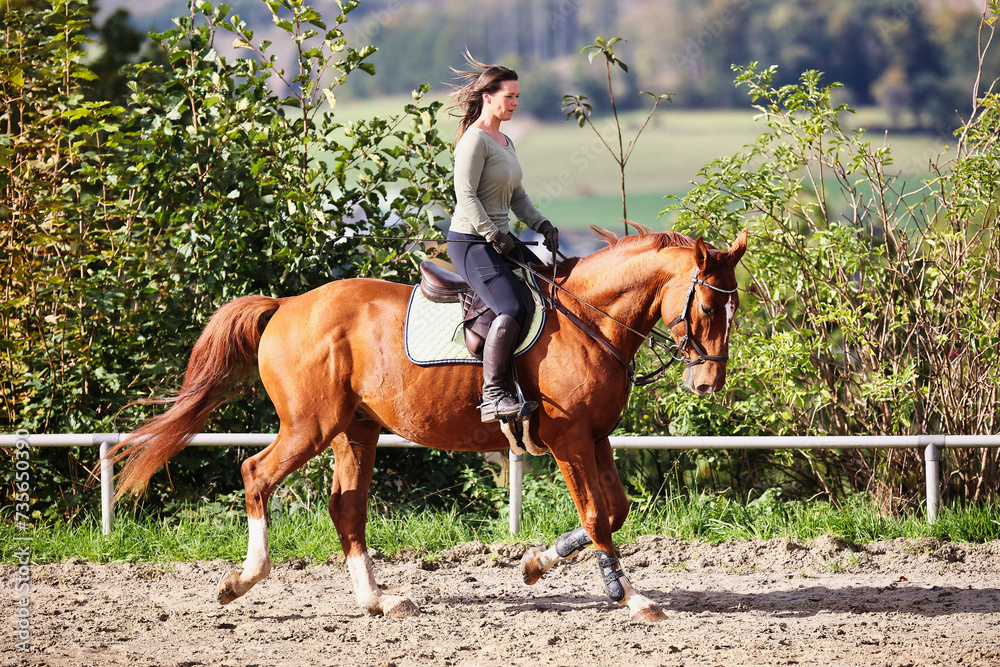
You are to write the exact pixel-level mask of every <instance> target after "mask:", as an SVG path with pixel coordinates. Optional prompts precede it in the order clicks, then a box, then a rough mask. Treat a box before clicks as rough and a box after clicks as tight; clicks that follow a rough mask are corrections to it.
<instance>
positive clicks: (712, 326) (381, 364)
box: [114, 226, 746, 621]
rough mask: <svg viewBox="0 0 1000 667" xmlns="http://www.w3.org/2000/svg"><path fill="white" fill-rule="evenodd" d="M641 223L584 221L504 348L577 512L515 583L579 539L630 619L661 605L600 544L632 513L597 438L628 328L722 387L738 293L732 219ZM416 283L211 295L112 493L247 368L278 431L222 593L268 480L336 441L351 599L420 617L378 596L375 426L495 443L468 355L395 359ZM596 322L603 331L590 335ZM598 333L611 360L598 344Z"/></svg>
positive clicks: (501, 445)
mask: <svg viewBox="0 0 1000 667" xmlns="http://www.w3.org/2000/svg"><path fill="white" fill-rule="evenodd" d="M637 228H638V226H637ZM639 230H640V233H639V234H637V235H631V236H625V237H623V238H618V237H617V236H615V235H614V234H612V233H611V232H607V231H604V230H596V228H595V231H597V233H598V234H599V235H600V236H601V237H602V238H603V239H604V240H605V241H607V243H608V247H606V248H603V249H601V250H599V251H597V252H595V253H593V254H591V255H588V256H586V257H583V258H573V259H570V260H567V261H566V262H565V263H563V264H562V265H560V267H559V284H560V286H561V287H562V288H563V289H564V290H565V293H563V292H562V291H560V292H559V296H558V297H557V299H558V301H559V306H560V307H561V308H562V309H563V312H560V311H558V310H557V311H554V312H552V313H551V314H550V316H549V317H548V319H547V322H546V325H545V329H544V330H543V332H542V334H541V337H540V338H539V339H538V342H537V343H536V344H535V345H534V347H533V348H532V349H531V350H530V351H528V352H527V353H526V354H524V355H522V356H521V357H519V358H518V360H517V376H518V378H519V380H520V383H521V386H522V388H523V389H524V392H525V395H526V396H528V397H530V398H531V399H533V400H536V401H538V402H539V403H540V404H541V407H540V408H539V410H538V412H537V413H536V416H535V417H533V418H532V423H531V427H530V428H531V433H530V435H531V437H532V440H533V441H534V442H535V443H541V444H542V445H544V446H545V447H547V448H548V449H549V451H550V452H551V454H552V456H553V457H555V460H556V461H557V462H558V465H559V468H560V470H561V471H562V474H563V476H564V477H565V479H566V484H567V486H568V488H569V491H570V493H571V494H572V496H573V501H574V503H575V504H576V509H577V512H578V513H579V516H580V528H577V529H576V530H574V531H571V532H569V533H566V534H565V535H563V536H561V537H559V538H558V539H557V540H556V542H555V543H554V545H553V547H552V548H549V549H544V550H543V549H539V548H534V549H531V550H529V551H528V552H527V553H526V554H525V556H524V558H523V559H522V562H521V568H522V575H523V577H524V580H525V582H526V583H529V584H531V583H534V582H535V581H537V580H538V578H539V577H541V576H542V575H543V574H544V573H545V572H546V571H547V570H548V569H549V568H550V567H552V565H553V564H554V563H556V562H558V561H560V560H565V559H567V558H569V557H571V556H574V555H576V554H577V553H579V551H580V550H581V549H583V548H584V547H586V546H588V545H589V544H591V543H592V544H593V545H594V547H595V549H596V550H597V556H598V558H597V561H598V567H599V569H600V572H601V576H602V578H603V579H604V584H605V590H606V591H607V592H608V595H609V596H610V597H611V598H612V599H613V600H615V601H617V602H618V603H619V604H621V605H623V606H627V607H628V608H629V610H630V613H631V616H632V618H633V619H636V620H650V621H652V620H661V619H663V618H665V615H664V614H663V611H662V610H661V609H660V607H659V606H658V605H657V604H656V603H655V602H653V601H652V600H650V599H648V598H646V597H645V596H643V595H640V594H639V593H638V592H637V591H636V590H635V589H634V588H633V586H632V584H631V583H630V582H629V580H628V578H627V577H626V576H625V573H624V571H623V570H622V568H621V565H620V564H619V563H618V560H617V559H616V558H615V547H614V544H613V543H612V539H611V536H612V533H614V532H615V531H616V530H618V528H620V527H621V526H622V524H623V523H624V522H625V517H626V516H627V514H628V511H629V502H628V498H627V497H626V495H625V492H624V489H623V488H622V484H621V481H620V480H619V477H618V471H617V468H616V467H615V460H614V456H613V455H612V452H611V445H610V443H609V442H608V434H610V433H611V431H612V430H613V429H614V427H615V424H616V422H617V421H618V419H619V416H620V415H621V413H622V411H623V410H624V409H625V404H626V401H627V397H628V393H629V387H630V383H631V379H632V376H631V373H630V369H628V368H627V367H626V366H625V365H624V363H623V362H624V361H625V360H631V359H632V358H633V357H634V355H635V353H636V351H637V350H638V348H639V345H640V344H641V343H642V342H643V338H642V336H640V335H639V334H642V335H643V336H644V335H646V334H648V333H649V332H650V331H651V330H652V329H653V326H654V325H655V324H656V323H657V321H659V320H660V319H662V320H663V321H664V322H667V323H672V324H671V325H669V326H670V327H671V335H672V336H673V337H674V339H675V342H676V343H677V344H678V345H679V346H680V353H681V354H682V355H683V356H684V357H685V358H686V364H685V369H684V374H683V375H684V382H685V384H686V385H687V387H688V388H689V389H690V390H691V391H693V392H695V393H696V394H708V393H711V392H715V391H719V390H720V389H722V386H723V384H724V383H725V380H726V360H727V359H728V350H729V333H730V328H731V325H732V321H733V314H734V312H735V310H736V308H737V306H738V304H739V299H738V297H737V294H736V286H737V283H736V276H735V273H734V267H735V266H736V264H737V263H738V262H739V260H740V258H741V257H742V256H743V253H744V252H745V251H746V231H744V232H742V233H741V234H740V235H739V237H738V238H737V239H736V241H735V242H734V243H733V245H732V247H731V248H730V249H729V250H728V251H727V252H722V251H719V250H716V249H714V248H712V247H711V246H709V245H707V244H706V243H704V242H703V241H702V240H701V238H698V239H696V240H692V239H691V238H689V237H687V236H684V235H682V234H677V233H673V232H658V233H649V232H648V231H647V230H646V229H645V228H639ZM413 289H414V287H413V286H408V285H397V284H393V283H388V282H384V281H380V280H373V279H366V278H355V279H347V280H341V281H337V282H332V283H329V284H327V285H324V286H323V287H319V288H317V289H314V290H312V291H310V292H307V293H305V294H302V295H300V296H295V297H289V298H284V299H274V298H270V297H265V296H246V297H242V298H239V299H236V300H235V301H232V302H230V303H228V304H226V305H224V306H223V307H222V308H220V309H219V310H218V311H217V312H216V313H215V314H214V315H213V317H212V319H211V320H210V321H209V323H208V325H207V326H206V328H205V330H204V331H203V332H202V335H201V337H200V338H199V340H198V342H197V344H196V345H195V346H194V349H193V351H192V353H191V359H190V361H189V363H188V366H187V371H186V373H185V377H184V382H183V385H182V387H181V390H180V392H179V393H178V395H177V396H175V397H173V398H171V399H166V400H167V401H168V402H171V403H173V405H172V406H171V408H170V409H169V410H167V411H166V412H164V413H163V414H161V415H159V416H157V417H155V418H154V419H152V420H151V421H150V422H148V423H146V424H145V425H143V426H142V427H141V428H139V429H138V430H136V431H135V433H133V434H132V436H130V437H129V438H128V439H127V440H124V441H123V442H122V443H121V444H120V445H119V449H118V450H116V451H115V453H114V457H115V460H122V459H125V465H124V467H123V469H122V471H121V473H120V474H119V476H118V480H119V487H118V490H117V497H119V498H120V497H122V496H123V495H126V494H128V493H137V494H138V493H141V492H142V491H143V490H144V489H145V487H146V485H147V484H148V482H149V479H150V477H151V476H152V475H153V473H154V472H156V470H157V469H158V468H159V467H160V466H162V465H163V464H165V463H166V462H167V461H168V460H169V459H170V458H171V457H172V456H174V455H175V454H177V453H178V452H179V451H180V450H181V449H183V448H184V447H185V445H186V444H187V442H188V440H189V437H190V434H193V433H197V432H198V431H199V430H200V429H201V427H202V426H203V425H204V423H205V421H206V419H207V418H208V416H209V413H211V411H212V410H214V409H215V408H216V407H218V406H219V405H221V404H222V403H223V402H224V401H225V400H226V399H227V397H228V396H229V394H230V392H231V390H232V389H233V388H234V387H236V386H238V383H239V382H241V381H242V380H244V379H246V378H247V377H248V376H249V375H250V373H251V371H252V369H253V365H254V363H256V364H257V365H258V367H259V370H260V379H261V381H262V382H263V385H264V388H265V389H266V390H267V394H268V396H269V397H270V399H271V401H272V402H273V403H274V407H275V408H276V410H277V413H278V416H279V417H280V419H281V426H280V428H279V430H278V434H277V437H276V438H275V439H274V441H273V442H272V443H271V444H270V445H269V446H268V447H267V448H266V449H264V450H262V451H261V452H259V453H258V454H256V455H254V456H252V457H250V458H248V459H247V460H246V461H244V462H243V465H242V467H241V471H242V473H243V480H244V483H245V485H246V505H247V515H248V519H249V532H250V536H249V542H248V547H247V557H246V560H245V561H244V563H243V566H242V568H241V569H233V570H229V571H228V572H226V573H225V574H224V575H223V576H222V578H221V580H220V581H219V586H218V599H219V602H220V603H222V604H226V603H228V602H231V601H233V600H235V599H236V598H237V597H239V596H241V595H243V594H245V593H246V592H247V591H248V590H250V588H251V587H252V586H253V585H254V584H256V583H257V582H258V581H260V580H261V579H263V578H264V577H266V576H267V575H268V573H269V572H270V569H271V561H270V556H269V553H268V542H267V518H266V517H267V504H268V500H269V498H270V497H271V493H272V492H273V491H274V489H275V487H276V486H277V485H278V484H279V483H280V482H281V480H283V479H284V478H285V477H286V476H287V475H288V474H289V473H291V472H292V471H294V470H296V469H298V468H300V467H301V466H302V465H303V464H305V462H306V461H308V460H309V459H310V458H312V457H313V456H316V455H317V454H319V453H320V452H322V451H323V450H324V449H326V448H327V447H333V452H334V455H335V466H334V467H335V473H334V481H333V488H332V493H331V496H330V516H331V518H332V519H333V522H334V524H335V525H336V528H337V534H338V536H339V538H340V542H341V546H342V547H343V550H344V556H345V559H346V563H347V568H348V571H349V573H350V577H351V582H352V584H353V587H354V592H355V595H356V596H357V600H358V603H359V604H360V605H361V607H362V608H363V609H364V610H365V611H366V612H367V613H370V614H375V615H383V614H384V615H390V616H406V615H414V614H417V613H419V612H418V610H417V607H416V606H415V605H414V603H413V602H411V601H410V600H408V599H406V598H405V597H399V596H393V595H386V594H384V593H383V592H382V591H381V589H380V588H379V586H378V584H377V583H376V582H375V576H374V573H373V568H372V561H371V559H370V558H369V556H368V550H367V545H366V542H365V524H366V522H367V518H368V509H367V508H368V487H369V485H370V483H371V479H372V471H373V468H374V463H375V446H376V442H377V441H378V437H379V432H380V431H381V430H382V429H383V428H385V429H388V430H390V431H392V432H393V433H396V434H398V435H400V436H402V437H404V438H407V439H409V440H412V441H413V442H416V443H420V444H422V445H426V446H428V447H437V448H441V449H449V450H464V451H486V450H496V449H505V448H507V447H508V446H509V445H508V441H507V439H506V438H505V436H504V435H503V434H502V433H501V431H500V427H499V426H498V424H497V422H493V423H489V424H483V423H481V421H480V416H479V410H478V408H477V404H478V402H479V398H480V387H481V385H482V371H481V369H480V367H479V366H476V365H471V366H470V365H466V364H455V365H441V366H429V367H421V366H416V365H414V364H412V363H410V362H409V361H408V360H407V359H406V356H405V354H404V349H403V321H404V317H405V314H406V305H407V300H408V299H409V296H410V293H411V290H413ZM566 293H568V294H572V295H574V296H576V297H578V299H573V298H570V297H569V296H567V295H566ZM585 304H587V305H585ZM594 307H596V308H599V309H600V311H603V312H599V311H598V310H596V308H594ZM566 310H568V311H570V312H571V313H572V314H573V315H575V318H570V317H567V315H566V314H565V311H566ZM268 316H270V319H269V320H268ZM573 319H575V320H576V322H574V321H573ZM581 320H582V322H581ZM581 324H584V326H583V327H581ZM586 327H589V328H591V329H592V331H591V333H587V332H585V331H584V328H586ZM595 332H596V336H597V337H603V338H604V339H605V340H604V341H603V342H601V343H599V342H598V341H597V340H596V338H595V335H594V333H595ZM608 343H610V345H611V346H613V347H614V348H616V350H617V351H618V352H620V355H617V354H612V352H611V351H610V350H609V349H608V347H607V345H608Z"/></svg>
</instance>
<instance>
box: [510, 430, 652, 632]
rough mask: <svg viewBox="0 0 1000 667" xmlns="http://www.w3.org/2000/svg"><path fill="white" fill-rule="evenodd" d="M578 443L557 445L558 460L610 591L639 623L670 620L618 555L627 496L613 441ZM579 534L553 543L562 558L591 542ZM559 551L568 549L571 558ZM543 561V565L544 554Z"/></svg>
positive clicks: (625, 514) (554, 450) (572, 532)
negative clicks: (638, 585) (637, 587)
mask: <svg viewBox="0 0 1000 667" xmlns="http://www.w3.org/2000/svg"><path fill="white" fill-rule="evenodd" d="M591 442H593V441H591ZM573 443H584V444H583V445H575V446H574V445H573V444H571V445H569V446H567V447H565V448H554V449H553V453H556V452H557V451H558V453H559V455H558V456H557V457H556V460H557V462H558V464H559V468H560V470H561V471H562V473H563V477H564V478H565V479H566V485H567V486H568V487H569V490H570V493H571V494H572V496H573V502H574V503H575V504H576V510H577V514H578V515H579V516H580V525H581V528H582V529H583V531H584V532H585V533H586V535H587V536H588V537H589V538H590V541H591V542H592V543H593V544H594V549H595V551H596V555H597V566H598V569H599V570H600V573H601V579H602V581H603V583H604V590H605V592H606V593H607V594H608V597H610V598H611V599H612V600H614V601H615V602H617V603H618V604H620V605H622V606H627V607H628V608H629V611H630V612H631V617H632V620H634V621H662V620H664V619H666V617H667V616H666V614H664V613H663V610H662V609H661V608H660V606H659V605H658V604H656V603H655V602H653V601H652V600H650V599H649V598H647V597H646V596H644V595H641V594H640V593H639V592H637V591H636V590H635V588H634V587H633V586H632V583H631V582H630V581H629V578H628V576H627V575H626V573H625V570H624V568H623V567H622V564H621V563H620V562H619V560H618V557H617V556H616V555H615V553H616V552H615V546H614V542H613V541H612V537H611V535H612V533H613V532H614V531H615V530H617V529H618V528H620V527H621V525H622V524H623V523H624V521H625V517H626V516H627V513H628V499H627V497H626V496H625V491H624V489H623V488H622V484H621V479H620V478H619V476H618V468H617V466H616V465H615V460H614V455H613V454H612V452H611V444H610V442H609V441H608V439H607V438H603V439H602V440H599V441H597V442H596V443H594V444H593V445H591V446H587V445H589V443H588V442H587V440H586V439H583V438H580V439H577V440H574V441H573ZM574 533H576V531H571V532H570V533H567V534H566V535H563V536H562V537H561V538H560V539H563V538H565V539H564V541H563V543H562V546H561V548H560V546H559V540H557V541H556V545H554V546H553V550H554V551H555V556H556V557H557V558H558V560H565V558H568V557H569V554H570V553H571V551H570V550H575V551H576V552H579V551H580V549H582V548H583V547H585V546H587V545H586V544H583V541H582V538H581V537H580V535H579V534H576V535H574ZM560 552H562V553H566V554H567V555H566V557H565V558H564V557H563V556H562V555H561V553H560ZM558 560H556V561H555V562H558ZM540 561H541V562H542V564H544V561H545V559H544V552H543V554H542V556H540ZM549 567H551V564H550V565H549ZM522 572H523V570H522ZM539 576H541V575H539Z"/></svg>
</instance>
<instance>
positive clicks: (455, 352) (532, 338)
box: [403, 286, 545, 366]
mask: <svg viewBox="0 0 1000 667" xmlns="http://www.w3.org/2000/svg"><path fill="white" fill-rule="evenodd" d="M531 298H532V299H533V300H534V302H535V314H534V317H532V319H531V325H530V326H529V327H528V335H527V336H526V337H525V338H524V342H523V343H521V344H520V345H519V346H518V347H517V349H516V350H514V356H515V357H517V356H520V355H521V354H523V353H524V352H526V351H528V350H529V349H530V348H531V346H532V345H534V344H535V342H536V341H537V340H538V337H539V336H540V335H541V333H542V329H543V328H544V326H545V311H544V309H543V308H542V304H541V303H540V300H539V297H538V294H537V293H536V292H535V291H534V290H532V292H531ZM403 326H404V334H403V341H404V343H405V346H406V358H407V359H409V360H410V361H412V362H413V363H415V364H417V365H418V366H432V365H435V364H481V363H483V362H482V361H481V360H479V359H476V358H475V357H474V356H472V353H471V352H469V348H468V347H467V346H466V344H465V330H464V327H463V326H462V304H461V303H458V302H457V301H456V302H454V303H436V302H434V301H431V300H430V299H428V298H427V297H425V296H424V294H423V292H421V291H420V287H419V286H418V287H414V288H413V293H412V294H410V303H409V305H408V306H407V307H406V323H405V324H404V325H403Z"/></svg>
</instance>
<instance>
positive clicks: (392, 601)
mask: <svg viewBox="0 0 1000 667" xmlns="http://www.w3.org/2000/svg"><path fill="white" fill-rule="evenodd" d="M382 614H383V615H384V616H388V617H389V618H409V617H411V616H420V609H419V608H418V607H417V605H415V604H413V602H412V601H411V600H409V599H407V598H404V597H390V598H387V599H386V600H385V602H383V603H382Z"/></svg>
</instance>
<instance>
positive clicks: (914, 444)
mask: <svg viewBox="0 0 1000 667" xmlns="http://www.w3.org/2000/svg"><path fill="white" fill-rule="evenodd" d="M127 435H128V434H127V433H82V434H75V433H60V434H28V435H18V434H15V435H2V434H0V447H15V446H16V445H17V443H18V441H25V442H27V443H28V445H29V446H31V447H88V446H93V447H100V459H99V460H101V461H102V465H101V524H102V528H103V531H104V534H105V535H108V534H110V533H111V530H112V529H113V527H114V506H113V498H114V471H113V469H112V466H111V465H109V464H108V463H107V462H104V461H103V460H104V457H105V454H106V453H107V451H108V448H109V447H112V446H114V445H116V444H118V443H119V442H120V441H121V439H122V438H124V437H126V436H127ZM274 437H275V434H273V433H199V434H197V435H195V436H194V438H193V439H192V440H191V445H193V446H196V447H220V446H232V447H237V446H239V447H265V446H267V445H269V444H271V441H272V440H274ZM378 444H379V446H380V447H421V445H418V444H416V443H413V442H410V441H409V440H404V439H403V438H400V437H399V436H396V435H383V436H381V437H380V438H379V442H378ZM611 446H612V448H614V449H771V450H777V449H917V448H923V450H924V464H925V478H926V485H927V520H928V521H930V522H932V523H933V522H934V520H935V519H937V509H938V504H939V503H940V499H941V492H940V470H939V466H938V462H939V461H940V460H941V452H940V450H941V449H942V448H945V447H952V448H954V447H1000V435H872V436H868V435H856V436H732V437H721V436H628V437H612V438H611ZM22 447H23V445H22ZM522 464H523V460H522V457H521V456H518V455H516V454H513V453H512V454H510V532H511V534H512V535H516V534H517V533H518V530H519V529H520V520H521V477H522V470H523V469H522Z"/></svg>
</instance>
